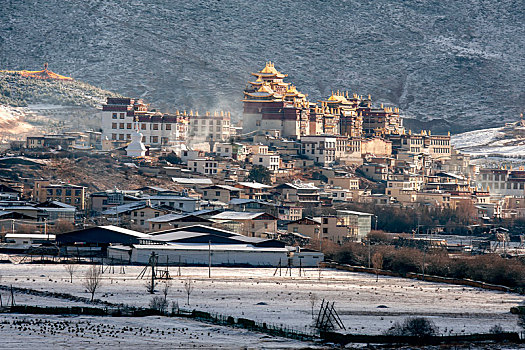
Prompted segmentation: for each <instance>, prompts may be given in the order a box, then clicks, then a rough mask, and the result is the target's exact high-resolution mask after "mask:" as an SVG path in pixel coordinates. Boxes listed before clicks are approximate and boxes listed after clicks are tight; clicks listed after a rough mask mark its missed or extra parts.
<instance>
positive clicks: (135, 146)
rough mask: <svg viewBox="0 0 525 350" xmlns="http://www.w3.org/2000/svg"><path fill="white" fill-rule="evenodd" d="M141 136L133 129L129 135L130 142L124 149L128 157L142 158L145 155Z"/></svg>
mask: <svg viewBox="0 0 525 350" xmlns="http://www.w3.org/2000/svg"><path fill="white" fill-rule="evenodd" d="M142 136H143V135H142V134H141V133H140V132H139V130H138V128H135V130H134V131H133V133H132V134H131V142H130V143H129V145H128V147H126V154H127V155H128V157H144V156H145V155H146V146H144V144H143V143H142Z"/></svg>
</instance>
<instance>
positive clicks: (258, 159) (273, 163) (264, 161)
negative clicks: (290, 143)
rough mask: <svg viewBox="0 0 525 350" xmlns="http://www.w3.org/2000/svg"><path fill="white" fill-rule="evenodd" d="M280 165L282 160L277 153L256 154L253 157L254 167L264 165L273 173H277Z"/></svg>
mask: <svg viewBox="0 0 525 350" xmlns="http://www.w3.org/2000/svg"><path fill="white" fill-rule="evenodd" d="M280 163H281V158H280V157H279V155H278V154H275V153H268V154H256V155H254V156H253V157H252V164H253V165H262V166H264V167H266V168H268V169H269V170H270V171H272V172H276V171H278V170H279V167H280Z"/></svg>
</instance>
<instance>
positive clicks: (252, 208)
mask: <svg viewBox="0 0 525 350" xmlns="http://www.w3.org/2000/svg"><path fill="white" fill-rule="evenodd" d="M229 209H231V210H233V211H249V212H254V213H268V214H270V215H273V216H277V215H278V207H277V205H276V204H274V203H270V202H266V201H263V200H257V199H245V198H238V199H232V200H231V201H230V203H229Z"/></svg>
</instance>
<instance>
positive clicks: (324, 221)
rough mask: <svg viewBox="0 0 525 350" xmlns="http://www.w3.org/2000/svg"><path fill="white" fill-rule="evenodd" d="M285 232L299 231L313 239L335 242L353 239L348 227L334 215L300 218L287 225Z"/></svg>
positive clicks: (341, 242) (339, 242)
mask: <svg viewBox="0 0 525 350" xmlns="http://www.w3.org/2000/svg"><path fill="white" fill-rule="evenodd" d="M287 232H290V233H300V234H302V235H305V236H308V237H310V238H311V239H314V240H320V239H322V240H329V241H332V242H334V243H337V244H343V243H344V242H347V241H350V240H353V238H354V236H353V235H352V234H351V231H350V227H348V226H347V225H344V224H343V219H342V218H338V217H336V216H323V217H315V218H302V219H299V220H296V221H292V222H290V223H288V225H287Z"/></svg>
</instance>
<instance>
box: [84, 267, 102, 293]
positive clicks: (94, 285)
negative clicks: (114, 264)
mask: <svg viewBox="0 0 525 350" xmlns="http://www.w3.org/2000/svg"><path fill="white" fill-rule="evenodd" d="M101 284H102V271H101V270H100V267H99V266H98V265H91V266H90V267H89V269H88V270H87V271H86V274H85V275H84V287H85V288H86V289H87V291H88V292H89V293H91V301H93V298H94V297H95V292H96V291H97V289H98V287H100V285H101Z"/></svg>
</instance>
